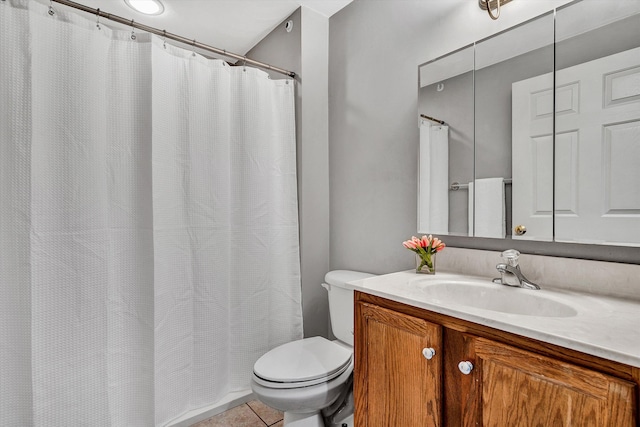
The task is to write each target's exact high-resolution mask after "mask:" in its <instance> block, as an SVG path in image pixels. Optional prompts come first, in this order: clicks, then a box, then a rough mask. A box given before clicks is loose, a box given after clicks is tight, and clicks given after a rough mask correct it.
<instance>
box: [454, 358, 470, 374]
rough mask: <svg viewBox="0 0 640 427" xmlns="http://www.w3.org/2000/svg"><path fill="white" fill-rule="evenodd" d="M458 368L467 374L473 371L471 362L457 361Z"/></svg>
mask: <svg viewBox="0 0 640 427" xmlns="http://www.w3.org/2000/svg"><path fill="white" fill-rule="evenodd" d="M458 369H460V372H462V373H463V374H465V375H469V374H470V373H471V371H473V363H471V362H469V361H468V360H467V361H464V362H460V363H458Z"/></svg>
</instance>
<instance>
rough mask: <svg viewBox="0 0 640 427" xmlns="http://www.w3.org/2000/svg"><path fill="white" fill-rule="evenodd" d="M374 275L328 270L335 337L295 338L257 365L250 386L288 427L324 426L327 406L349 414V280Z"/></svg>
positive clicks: (350, 328)
mask: <svg viewBox="0 0 640 427" xmlns="http://www.w3.org/2000/svg"><path fill="white" fill-rule="evenodd" d="M371 276H373V275H371V274H367V273H360V272H355V271H347V270H335V271H330V272H329V273H327V274H326V276H325V282H326V283H324V284H323V285H322V286H323V287H324V288H325V289H327V291H328V293H329V315H330V318H331V327H332V330H333V333H334V335H335V336H336V338H337V340H335V341H329V340H327V339H326V338H323V337H311V338H304V339H301V340H297V341H292V342H289V343H286V344H283V345H281V346H279V347H276V348H274V349H272V350H270V351H269V352H267V353H265V354H264V355H263V356H262V357H260V359H258V361H257V362H256V363H255V365H254V369H253V377H252V380H251V389H252V390H253V393H254V395H255V396H256V398H257V399H258V400H260V401H262V402H263V403H265V404H266V405H268V406H271V407H272V408H275V409H278V410H280V411H282V412H284V425H285V427H325V418H324V417H323V414H322V411H323V410H325V412H326V411H327V410H330V411H334V412H339V414H340V416H341V417H349V416H350V414H349V413H348V411H347V413H345V411H344V410H342V411H340V409H343V408H342V406H341V404H342V401H345V402H346V401H347V400H348V399H347V396H348V394H349V391H350V388H351V385H352V381H351V376H352V373H353V290H350V289H348V288H346V287H345V284H346V283H347V282H349V281H352V280H358V279H364V278H367V277H371ZM343 406H344V405H343ZM325 415H327V414H325ZM329 415H330V414H329Z"/></svg>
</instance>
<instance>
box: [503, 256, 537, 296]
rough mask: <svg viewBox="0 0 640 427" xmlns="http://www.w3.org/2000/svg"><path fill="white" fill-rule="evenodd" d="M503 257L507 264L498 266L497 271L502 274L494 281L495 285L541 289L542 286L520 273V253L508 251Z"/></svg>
mask: <svg viewBox="0 0 640 427" xmlns="http://www.w3.org/2000/svg"><path fill="white" fill-rule="evenodd" d="M501 256H502V258H503V259H504V261H505V262H504V263H501V264H498V265H496V269H497V270H498V271H499V272H500V277H497V278H495V279H493V282H494V283H498V284H501V285H507V286H516V287H519V288H525V289H540V286H538V285H536V284H535V283H533V282H532V281H531V280H529V279H527V278H526V277H524V274H522V271H520V266H519V265H518V257H519V256H520V252H518V251H516V250H515V249H508V250H506V251H504V252H502V254H501Z"/></svg>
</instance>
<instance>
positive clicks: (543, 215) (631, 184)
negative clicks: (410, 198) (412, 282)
mask: <svg viewBox="0 0 640 427" xmlns="http://www.w3.org/2000/svg"><path fill="white" fill-rule="evenodd" d="M452 63H454V64H458V65H459V66H458V67H457V68H456V67H453V66H451V64H452ZM470 63H472V64H473V65H472V66H471V67H469V64H470ZM463 64H464V66H462V65H463ZM440 70H447V71H440ZM419 78H420V84H419V96H418V100H419V101H418V108H419V114H420V115H422V117H420V119H419V122H420V153H421V154H420V156H421V158H420V169H419V170H420V179H419V196H418V200H419V204H418V210H419V211H418V218H419V224H418V231H419V232H421V233H433V234H449V235H460V236H474V237H489V238H507V239H519V240H536V241H555V242H572V243H597V244H607V245H624V246H640V2H600V1H591V0H581V1H576V2H573V3H570V4H568V5H566V6H564V7H562V8H558V9H557V10H556V11H552V12H549V13H547V14H544V15H542V16H539V17H538V18H535V19H533V20H530V21H528V22H526V23H523V24H520V25H518V26H516V27H513V28H511V29H508V30H506V31H504V32H502V33H499V34H496V35H494V36H492V37H490V38H487V39H484V40H480V41H478V42H476V43H474V44H473V45H471V46H467V47H466V48H463V49H461V50H459V51H456V52H453V53H452V54H449V55H446V56H444V57H441V58H438V59H436V60H433V61H429V62H427V63H425V64H422V65H421V66H420V67H419ZM425 116H426V117H425ZM433 119H436V120H438V121H442V122H443V123H438V122H437V121H434V120H433ZM425 135H426V136H425ZM445 136H446V137H447V138H446V139H448V152H446V153H443V151H444V149H441V148H438V147H439V146H438V141H440V140H441V139H445ZM446 139H445V140H446ZM424 141H427V142H426V143H425V142H424ZM434 145H435V148H434ZM427 150H428V151H427ZM444 156H447V157H444ZM442 158H445V159H446V160H447V161H446V162H443V161H442ZM427 162H428V163H427ZM425 163H427V164H425ZM443 163H446V164H447V168H446V170H443V168H442V167H439V166H438V165H441V164H443ZM434 164H435V166H434ZM443 176H446V178H447V179H446V180H444V179H442V177H443ZM444 181H446V182H444ZM443 190H446V193H447V195H446V196H442V193H443ZM433 194H435V195H438V197H439V198H437V199H434V198H433V197H432V195H433ZM425 199H427V200H429V202H427V201H425ZM434 200H435V202H434ZM442 205H446V207H443V206H442ZM445 209H446V214H447V221H446V223H443V221H440V222H439V221H438V220H437V219H436V218H442V214H443V212H444V211H445ZM438 215H440V216H438Z"/></svg>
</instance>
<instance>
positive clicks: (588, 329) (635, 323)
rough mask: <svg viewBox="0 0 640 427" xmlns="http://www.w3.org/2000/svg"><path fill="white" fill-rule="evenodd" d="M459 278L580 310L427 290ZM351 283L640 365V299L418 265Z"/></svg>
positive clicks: (369, 291) (357, 287) (363, 289)
mask: <svg viewBox="0 0 640 427" xmlns="http://www.w3.org/2000/svg"><path fill="white" fill-rule="evenodd" d="M456 280H464V281H465V282H469V283H471V284H473V282H474V281H476V282H477V283H478V285H479V286H486V285H487V284H491V285H493V286H496V287H498V288H499V289H497V290H498V291H499V292H500V293H501V294H505V293H507V292H508V293H509V294H508V297H509V298H518V295H520V294H521V293H526V294H528V293H534V294H539V295H540V296H541V297H544V298H547V299H549V300H553V301H556V302H559V303H563V304H566V305H570V306H571V307H573V308H574V309H575V311H576V314H575V315H573V316H570V317H539V316H536V315H521V314H510V313H504V312H498V311H493V310H486V309H481V308H475V307H470V306H465V305H460V304H456V303H452V302H443V301H440V300H438V299H434V298H432V297H430V296H429V295H427V292H425V291H424V289H425V287H428V286H429V285H430V284H435V283H436V282H443V281H445V282H446V281H456ZM347 287H348V288H350V289H353V290H357V291H361V292H365V293H367V294H371V295H375V296H379V297H383V298H387V299H390V300H392V301H396V302H401V303H404V304H408V305H411V306H414V307H419V308H423V309H426V310H429V311H433V312H436V313H441V314H446V315H448V316H452V317H456V318H458V319H463V320H467V321H470V322H474V323H478V324H480V325H484V326H489V327H492V328H495V329H499V330H502V331H506V332H512V333H515V334H519V335H522V336H525V337H529V338H534V339H537V340H540V341H544V342H548V343H551V344H556V345H559V346H562V347H566V348H570V349H572V350H577V351H581V352H583V353H587V354H590V355H593V356H598V357H602V358H605V359H609V360H613V361H616V362H620V363H625V364H627V365H631V366H635V367H638V368H640V303H638V302H635V301H626V300H622V299H617V298H609V297H603V296H597V295H590V294H584V293H577V292H568V291H559V290H546V289H544V288H543V289H542V290H527V289H520V288H512V287H509V286H504V285H499V284H492V283H491V278H485V277H474V276H465V275H459V274H452V273H441V272H438V273H437V274H435V275H424V274H416V273H415V271H414V270H409V271H401V272H398V273H391V274H386V275H382V276H376V277H372V278H367V279H362V280H354V281H351V282H348V283H347ZM511 292H512V293H513V294H511ZM525 297H526V296H525Z"/></svg>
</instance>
